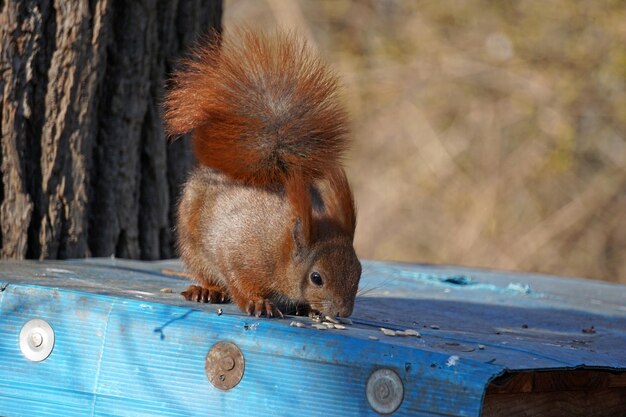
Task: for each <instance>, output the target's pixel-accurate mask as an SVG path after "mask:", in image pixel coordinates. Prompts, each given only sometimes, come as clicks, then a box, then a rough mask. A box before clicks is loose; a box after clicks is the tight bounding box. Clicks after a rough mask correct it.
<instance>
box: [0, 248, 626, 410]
mask: <svg viewBox="0 0 626 417" xmlns="http://www.w3.org/2000/svg"><path fill="white" fill-rule="evenodd" d="M164 267H169V268H172V267H174V268H179V267H180V265H179V264H178V263H177V262H174V261H172V262H156V263H148V262H133V261H122V260H116V259H92V260H86V261H85V260H81V261H65V262H61V261H47V262H2V263H0V288H4V287H5V286H6V288H5V289H4V291H0V415H3V416H17V415H50V416H52V415H55V416H57V415H65V416H77V415H103V416H104V415H122V416H141V415H145V416H154V415H165V416H195V415H212V414H217V415H259V414H268V415H285V416H288V415H301V414H303V413H304V414H308V415H320V416H321V415H324V416H326V415H376V413H374V412H373V411H372V409H371V408H370V407H369V405H368V403H367V401H366V399H365V384H366V381H367V378H368V376H369V375H370V374H371V373H372V372H373V371H374V370H375V369H377V368H380V367H389V368H392V369H394V370H396V372H397V373H398V374H399V375H400V377H401V378H402V380H403V383H404V385H405V390H406V391H405V398H404V401H403V403H402V406H401V407H400V409H399V410H398V411H397V412H396V413H395V414H394V415H424V416H426V415H450V416H478V415H479V414H480V407H481V401H482V396H483V393H484V390H485V387H486V385H487V384H488V382H489V380H491V379H492V378H493V377H495V376H497V375H499V374H501V373H502V372H504V371H505V370H507V369H508V370H530V369H555V368H573V367H580V366H587V367H599V368H607V369H612V370H618V371H624V370H626V349H625V347H626V306H625V304H624V300H626V287H624V286H619V285H609V284H604V283H597V282H592V281H586V280H575V279H563V278H557V277H546V276H537V275H522V274H510V273H502V272H491V271H480V270H470V269H463V268H444V267H432V266H422V265H402V264H388V263H380V262H365V263H364V276H363V280H362V288H363V290H364V291H363V292H364V294H362V295H361V296H359V298H358V300H357V303H356V308H355V314H354V316H353V320H354V322H355V325H354V326H349V328H348V330H328V331H319V330H315V329H312V328H294V327H289V322H290V321H291V319H288V320H266V319H251V318H250V317H248V316H245V315H243V314H242V313H241V312H240V311H238V309H237V308H236V307H235V306H232V305H226V306H223V307H222V308H223V310H224V314H222V315H218V314H216V306H212V305H201V304H197V303H189V302H186V301H184V300H183V299H182V297H180V296H179V295H178V294H177V292H178V291H180V290H182V289H184V288H185V286H186V285H187V284H188V283H187V281H186V280H182V279H178V278H175V277H170V276H165V275H163V274H161V273H160V271H161V270H162V268H164ZM164 287H169V288H173V289H174V293H171V294H168V293H163V292H161V291H160V289H162V288H164ZM598 301H599V302H598ZM32 318H42V319H44V320H46V321H48V322H49V323H50V324H51V325H52V327H53V328H54V330H55V332H56V336H57V343H56V345H55V348H54V351H53V353H52V355H51V356H50V357H49V358H48V359H47V360H45V361H43V362H41V363H33V362H30V361H28V360H27V359H25V358H24V357H23V356H22V354H21V353H20V351H19V347H18V334H19V331H20V328H21V326H22V325H23V324H24V323H25V322H26V321H28V320H30V319H32ZM298 320H301V321H303V322H305V323H306V322H309V320H308V319H302V318H301V319H298ZM592 325H593V326H594V329H595V330H596V333H593V334H588V333H583V332H582V329H583V328H587V327H590V326H592ZM431 326H432V327H431ZM380 327H387V328H391V329H405V328H416V329H418V330H419V331H420V332H421V333H422V336H423V337H422V338H413V337H410V338H409V337H388V336H385V335H383V334H382V333H381V332H380V330H379V329H380ZM372 336H375V337H377V338H378V339H379V340H370V339H369V337H372ZM220 340H229V341H232V342H234V343H236V344H237V345H238V346H239V347H240V349H241V350H242V352H243V354H244V357H245V361H246V363H245V373H244V378H243V380H242V381H241V383H240V384H239V385H238V386H237V387H235V388H234V389H232V390H231V391H228V392H222V391H220V390H217V389H216V388H214V387H213V386H212V385H210V384H209V382H208V381H207V378H206V375H205V373H204V359H205V356H206V353H207V351H208V350H209V348H210V347H211V346H212V345H213V344H214V343H216V342H217V341H220ZM479 345H484V349H479ZM451 358H452V360H451Z"/></svg>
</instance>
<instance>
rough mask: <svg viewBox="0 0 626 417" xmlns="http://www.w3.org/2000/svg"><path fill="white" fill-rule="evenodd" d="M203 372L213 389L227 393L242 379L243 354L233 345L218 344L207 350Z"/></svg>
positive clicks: (226, 343) (228, 343) (229, 343)
mask: <svg viewBox="0 0 626 417" xmlns="http://www.w3.org/2000/svg"><path fill="white" fill-rule="evenodd" d="M204 370H205V372H206V375H207V378H208V379H209V382H211V384H213V386H214V387H216V388H219V389H221V390H224V391H227V390H229V389H231V388H233V387H235V386H236V385H237V384H239V381H241V378H242V377H243V371H244V359H243V354H242V353H241V350H239V348H238V347H237V345H235V344H234V343H231V342H218V343H216V344H214V345H213V346H212V347H211V349H209V353H207V355H206V362H205V364H204Z"/></svg>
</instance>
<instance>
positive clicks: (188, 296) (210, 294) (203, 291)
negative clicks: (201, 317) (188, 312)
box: [180, 285, 230, 304]
mask: <svg viewBox="0 0 626 417" xmlns="http://www.w3.org/2000/svg"><path fill="white" fill-rule="evenodd" d="M180 295H182V296H183V297H185V300H187V301H197V302H199V303H211V304H222V303H227V302H229V301H230V297H229V295H228V293H227V292H226V291H225V290H223V289H222V288H220V287H217V286H215V287H202V286H200V285H190V286H189V287H187V289H186V290H185V291H183V292H181V293H180Z"/></svg>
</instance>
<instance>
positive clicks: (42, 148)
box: [0, 0, 222, 259]
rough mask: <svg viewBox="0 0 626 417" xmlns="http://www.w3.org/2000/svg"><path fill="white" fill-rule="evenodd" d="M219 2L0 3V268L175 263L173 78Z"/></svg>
mask: <svg viewBox="0 0 626 417" xmlns="http://www.w3.org/2000/svg"><path fill="white" fill-rule="evenodd" d="M221 14H222V2H221V1H215V0H213V1H206V0H180V1H173V0H136V1H135V0H134V1H125V0H91V1H87V0H76V1H67V0H51V1H46V0H6V1H3V0H0V48H1V49H0V56H1V59H0V72H1V77H0V106H1V107H0V113H1V114H2V117H1V119H0V132H1V135H2V136H1V146H0V161H1V172H2V180H1V181H0V201H1V202H2V203H1V205H0V225H1V227H0V247H1V250H0V257H2V258H24V257H29V258H75V257H84V256H110V255H115V256H119V257H130V258H142V259H159V258H166V257H172V256H174V255H175V251H174V236H173V220H174V212H175V204H176V200H177V197H178V194H179V192H180V188H181V185H182V182H183V181H184V179H185V177H186V175H187V172H188V171H189V169H190V167H191V166H192V164H193V163H194V161H193V156H192V153H191V150H190V145H189V141H188V139H183V140H180V141H178V142H175V143H173V144H168V143H167V139H166V137H165V135H164V133H163V128H162V123H161V113H160V111H161V109H160V103H161V100H162V97H163V90H164V84H165V80H166V78H167V74H168V73H169V72H170V71H171V69H172V66H173V65H174V64H175V62H176V59H177V57H178V56H179V55H180V53H181V51H183V50H184V49H185V47H187V46H189V44H190V43H191V42H192V41H193V40H194V39H195V38H196V37H197V36H198V35H199V34H203V33H206V32H207V31H208V30H209V29H211V28H213V29H216V30H217V31H219V30H220V19H221Z"/></svg>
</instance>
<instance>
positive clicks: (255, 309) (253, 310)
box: [246, 298, 285, 319]
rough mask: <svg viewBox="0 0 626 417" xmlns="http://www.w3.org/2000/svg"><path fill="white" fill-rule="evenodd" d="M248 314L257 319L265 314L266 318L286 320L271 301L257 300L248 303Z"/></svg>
mask: <svg viewBox="0 0 626 417" xmlns="http://www.w3.org/2000/svg"><path fill="white" fill-rule="evenodd" d="M246 312H247V313H248V315H250V316H252V315H254V316H255V317H261V314H263V313H265V317H267V318H272V317H279V318H281V319H282V318H284V317H285V316H284V315H283V313H282V311H280V310H279V309H278V308H277V307H276V306H274V304H272V302H271V301H270V300H267V299H263V298H259V299H257V300H250V301H248V306H247V307H246Z"/></svg>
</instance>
